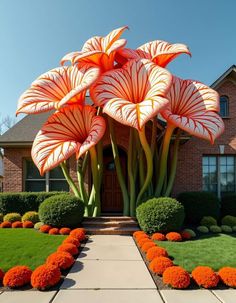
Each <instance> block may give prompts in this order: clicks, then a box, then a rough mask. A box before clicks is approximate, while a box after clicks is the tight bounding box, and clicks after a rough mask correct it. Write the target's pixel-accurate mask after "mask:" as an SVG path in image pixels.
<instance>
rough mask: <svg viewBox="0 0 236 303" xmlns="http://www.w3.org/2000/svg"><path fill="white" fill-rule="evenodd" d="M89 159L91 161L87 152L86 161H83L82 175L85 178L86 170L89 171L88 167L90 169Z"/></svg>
mask: <svg viewBox="0 0 236 303" xmlns="http://www.w3.org/2000/svg"><path fill="white" fill-rule="evenodd" d="M88 159H89V152H88V151H87V152H86V153H85V156H84V159H83V163H82V173H83V176H85V174H86V170H87V167H88Z"/></svg>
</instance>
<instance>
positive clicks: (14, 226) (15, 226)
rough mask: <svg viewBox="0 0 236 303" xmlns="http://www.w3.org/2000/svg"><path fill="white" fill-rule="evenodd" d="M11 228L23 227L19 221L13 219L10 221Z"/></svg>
mask: <svg viewBox="0 0 236 303" xmlns="http://www.w3.org/2000/svg"><path fill="white" fill-rule="evenodd" d="M11 227H12V228H22V227H23V224H22V222H21V221H15V222H13V223H12V225H11Z"/></svg>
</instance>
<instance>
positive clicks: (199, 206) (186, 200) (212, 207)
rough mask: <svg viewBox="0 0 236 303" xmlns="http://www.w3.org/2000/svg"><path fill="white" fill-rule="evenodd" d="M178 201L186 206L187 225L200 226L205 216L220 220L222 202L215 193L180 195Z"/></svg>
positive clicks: (185, 193) (184, 193)
mask: <svg viewBox="0 0 236 303" xmlns="http://www.w3.org/2000/svg"><path fill="white" fill-rule="evenodd" d="M177 200H178V201H179V202H180V203H182V204H183V206H184V209H185V215H186V216H185V221H186V223H187V224H199V222H200V221H201V219H202V218H203V217H205V216H211V217H213V218H215V219H218V218H219V215H220V201H219V199H218V198H217V196H216V195H215V194H213V193H210V192H183V193H181V194H179V195H178V197H177Z"/></svg>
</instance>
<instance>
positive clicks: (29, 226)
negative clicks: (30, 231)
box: [23, 221, 34, 228]
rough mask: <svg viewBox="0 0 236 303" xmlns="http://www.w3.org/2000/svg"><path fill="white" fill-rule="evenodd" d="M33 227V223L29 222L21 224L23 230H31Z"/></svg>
mask: <svg viewBox="0 0 236 303" xmlns="http://www.w3.org/2000/svg"><path fill="white" fill-rule="evenodd" d="M33 227H34V223H33V222H31V221H24V222H23V228H33Z"/></svg>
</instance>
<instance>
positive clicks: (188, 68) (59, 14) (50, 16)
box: [0, 0, 236, 116]
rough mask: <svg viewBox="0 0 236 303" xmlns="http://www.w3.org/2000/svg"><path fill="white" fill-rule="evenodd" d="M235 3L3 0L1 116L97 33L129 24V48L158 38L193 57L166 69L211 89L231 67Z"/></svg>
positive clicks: (235, 43) (208, 0) (233, 61)
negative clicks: (177, 45) (184, 47)
mask: <svg viewBox="0 0 236 303" xmlns="http://www.w3.org/2000/svg"><path fill="white" fill-rule="evenodd" d="M235 11H236V1H235V0H226V1H224V0H214V1H213V0H179V1H177V0H165V1H159V0H146V1H143V0H109V1H108V0H86V1H85V0H83V1H81V0H40V1H38V0H20V1H18V0H14V1H13V0H1V1H0V38H1V43H0V45H1V46H0V60H1V61H0V104H1V109H0V114H1V115H3V116H5V115H8V114H9V115H11V116H13V115H14V113H15V109H16V104H17V100H18V98H19V96H20V94H21V93H22V92H23V91H24V90H25V89H26V88H27V87H28V86H29V85H30V83H31V82H32V81H33V80H34V79H35V78H36V77H37V76H39V75H40V74H42V73H44V72H46V71H47V70H49V69H52V68H54V67H57V66H58V65H59V61H60V59H61V57H62V56H64V54H66V53H68V52H71V51H75V50H80V49H81V47H82V45H83V43H84V42H85V41H86V40H87V39H88V38H90V37H92V36H95V35H102V36H103V35H106V34H107V33H108V32H109V31H111V30H112V29H114V28H116V27H120V26H123V25H128V26H129V28H130V30H129V31H127V32H126V33H125V34H124V37H125V38H126V39H128V46H129V47H132V48H136V47H138V46H139V45H141V44H143V43H145V42H147V41H150V40H155V39H161V40H166V41H168V42H172V43H176V42H178V43H185V44H187V45H188V46H189V48H190V50H191V52H192V58H191V59H190V58H189V57H187V56H186V55H182V56H181V57H179V58H178V59H176V60H175V61H174V62H172V63H171V64H170V65H169V66H168V68H169V70H170V71H171V72H172V73H174V74H176V75H178V76H179V77H182V78H191V79H196V80H199V81H202V82H204V83H206V84H208V85H210V84H211V83H212V82H214V81H215V80H216V78H218V77H219V76H220V75H221V74H222V73H223V72H224V71H225V70H226V69H227V68H229V67H230V66H231V65H232V64H236V35H235Z"/></svg>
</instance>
